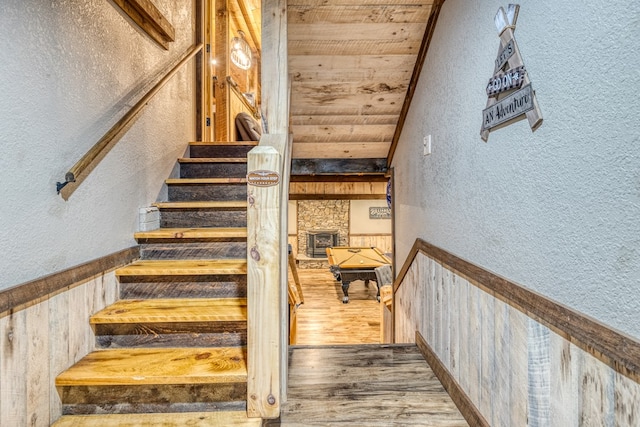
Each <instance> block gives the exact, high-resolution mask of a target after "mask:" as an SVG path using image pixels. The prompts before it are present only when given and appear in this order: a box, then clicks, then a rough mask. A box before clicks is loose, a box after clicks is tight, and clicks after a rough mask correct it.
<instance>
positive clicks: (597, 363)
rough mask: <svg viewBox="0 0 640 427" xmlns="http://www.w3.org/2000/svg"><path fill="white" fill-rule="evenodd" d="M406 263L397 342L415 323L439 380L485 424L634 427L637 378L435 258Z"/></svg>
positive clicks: (638, 409) (638, 407) (639, 390)
mask: <svg viewBox="0 0 640 427" xmlns="http://www.w3.org/2000/svg"><path fill="white" fill-rule="evenodd" d="M409 259H410V260H411V262H409V263H407V264H405V266H403V268H402V270H401V273H400V275H399V277H398V279H396V282H395V283H394V288H395V294H394V310H395V311H394V316H395V329H394V332H395V340H396V342H411V341H412V340H411V337H410V334H411V332H412V329H413V332H414V334H415V332H416V331H417V332H418V333H419V334H420V335H421V336H422V337H424V341H425V343H426V344H427V345H428V347H429V348H430V351H431V352H432V353H433V357H435V358H437V360H438V363H440V364H441V365H442V370H441V371H442V373H443V375H445V376H446V377H447V378H446V379H445V380H442V381H443V383H444V384H446V383H449V384H451V385H452V386H453V387H454V388H455V387H457V388H459V389H460V390H461V391H462V392H463V393H464V395H465V396H466V398H467V403H468V404H470V405H473V406H474V407H475V408H476V409H477V410H478V411H479V413H481V414H482V417H484V419H486V421H487V422H488V423H489V424H490V425H509V426H523V425H531V426H533V425H539V426H542V425H544V426H552V427H553V426H558V427H564V426H568V425H582V424H588V425H618V426H629V427H631V426H637V425H638V422H639V420H640V398H639V396H640V384H639V383H638V382H637V381H636V380H635V375H631V376H627V375H624V372H625V371H624V369H623V368H622V367H620V366H618V367H617V369H619V370H620V371H622V372H618V371H617V370H616V367H612V366H611V365H610V363H611V362H609V361H607V360H601V358H600V356H599V354H598V353H597V352H594V350H593V349H591V350H588V349H583V348H582V347H581V346H579V345H577V344H576V343H574V342H573V339H574V337H571V336H568V335H566V334H561V333H558V332H557V331H556V330H555V328H551V327H549V326H548V325H546V324H545V323H544V322H543V321H542V320H540V319H538V318H537V317H536V318H534V317H533V316H532V315H531V314H530V313H525V312H524V311H523V310H522V309H521V308H520V307H521V305H520V304H513V303H510V302H509V301H505V298H504V295H502V296H500V295H499V294H498V291H495V290H493V289H492V288H491V287H490V286H487V284H486V283H483V282H482V281H481V280H477V278H476V279H474V278H472V277H469V276H467V275H464V274H462V273H461V272H460V270H459V269H458V268H452V267H451V266H450V265H449V263H447V262H443V259H442V258H440V257H438V258H432V257H431V256H428V255H427V254H426V253H424V252H422V251H419V252H417V253H416V255H415V257H410V258H409ZM454 261H455V260H454ZM536 298H542V297H540V296H537V297H536ZM545 304H548V303H545ZM631 351H633V348H632V349H631ZM627 358H628V356H627ZM613 364H614V365H615V361H614V362H613ZM434 371H435V369H434ZM632 374H633V373H632ZM461 411H462V412H463V413H465V410H464V409H463V408H461Z"/></svg>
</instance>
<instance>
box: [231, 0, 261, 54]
mask: <svg viewBox="0 0 640 427" xmlns="http://www.w3.org/2000/svg"><path fill="white" fill-rule="evenodd" d="M227 3H228V5H229V6H228V7H229V15H230V18H231V21H232V22H233V28H232V29H231V35H230V36H231V37H238V33H237V31H238V30H240V31H242V32H243V33H244V35H245V37H244V39H245V40H246V41H247V43H248V44H249V46H250V47H251V50H252V51H253V53H254V54H255V53H256V52H259V50H258V46H260V40H259V39H258V40H256V38H255V35H254V34H253V33H252V31H251V28H249V25H248V23H247V22H246V21H245V17H244V14H243V12H242V9H241V7H240V6H239V4H241V3H242V1H240V2H233V1H230V2H227ZM233 30H235V31H233Z"/></svg>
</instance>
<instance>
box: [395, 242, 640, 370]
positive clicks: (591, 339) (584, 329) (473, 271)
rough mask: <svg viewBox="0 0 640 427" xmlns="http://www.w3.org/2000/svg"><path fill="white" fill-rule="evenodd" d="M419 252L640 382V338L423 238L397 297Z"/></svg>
mask: <svg viewBox="0 0 640 427" xmlns="http://www.w3.org/2000/svg"><path fill="white" fill-rule="evenodd" d="M418 253H422V254H424V255H426V256H428V257H430V258H432V259H434V260H436V261H438V262H440V263H442V264H443V265H446V266H447V268H449V269H451V270H453V271H456V272H457V273H458V274H461V275H463V276H465V277H467V278H468V280H469V283H470V284H471V285H474V286H477V287H478V288H480V289H482V290H483V291H485V292H488V293H490V294H491V295H493V296H494V297H495V298H498V299H499V300H501V301H503V302H504V303H506V304H508V305H509V306H511V307H513V308H514V309H516V310H519V311H520V312H522V313H524V314H525V315H526V316H528V317H531V318H534V319H535V320H537V321H538V322H539V323H541V324H543V325H545V326H546V327H548V328H549V329H551V330H553V331H555V332H556V333H558V334H559V335H561V336H563V337H565V338H566V339H567V340H568V341H570V342H571V343H573V344H575V345H576V346H578V347H580V348H581V349H582V350H584V351H585V352H587V353H589V354H591V355H592V356H593V357H595V358H596V359H598V360H600V361H601V362H602V363H604V364H606V365H607V366H609V367H610V368H611V369H613V370H615V371H616V372H618V373H620V374H622V375H625V376H627V377H629V378H631V379H632V380H634V381H636V382H640V342H639V341H637V340H636V339H634V338H632V337H630V336H627V335H625V334H623V333H621V332H618V331H616V330H613V329H611V328H610V327H608V326H607V325H604V324H602V323H600V322H599V321H597V320H595V319H593V318H591V317H588V316H586V315H584V314H582V313H579V312H577V311H575V310H573V309H571V308H569V307H567V306H564V305H562V304H560V303H558V302H555V301H553V300H551V299H549V298H547V297H545V296H544V295H541V294H538V293H536V292H533V291H531V290H529V289H526V288H524V287H522V286H520V285H518V284H516V283H514V282H511V281H510V280H508V279H505V278H503V277H500V276H498V275H496V274H494V273H492V272H490V271H487V270H485V269H483V268H482V267H479V266H477V265H475V264H472V263H471V262H469V261H466V260H464V259H462V258H459V257H457V256H455V255H453V254H451V253H449V252H447V251H445V250H444V249H441V248H438V247H437V246H434V245H432V244H430V243H428V242H426V241H424V240H422V239H416V241H415V243H414V244H413V247H412V248H411V251H410V252H409V255H408V256H407V259H406V261H405V263H404V265H403V267H402V269H401V270H400V273H399V274H398V277H397V278H396V280H395V282H394V285H393V293H394V298H393V300H394V301H395V299H396V298H395V294H396V292H398V289H399V288H400V286H401V285H402V283H403V281H404V277H405V275H406V274H407V272H408V271H409V268H410V267H411V264H412V263H413V260H414V259H415V257H416V256H417V255H418Z"/></svg>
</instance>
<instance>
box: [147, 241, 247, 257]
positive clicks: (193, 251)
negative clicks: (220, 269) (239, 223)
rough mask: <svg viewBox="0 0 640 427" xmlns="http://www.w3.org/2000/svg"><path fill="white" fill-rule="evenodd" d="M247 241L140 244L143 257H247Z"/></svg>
mask: <svg viewBox="0 0 640 427" xmlns="http://www.w3.org/2000/svg"><path fill="white" fill-rule="evenodd" d="M246 256H247V242H246V241H245V242H210V243H188V242H185V243H163V244H160V243H157V244H143V245H141V246H140V258H141V259H158V260H160V259H226V258H232V259H238V258H246Z"/></svg>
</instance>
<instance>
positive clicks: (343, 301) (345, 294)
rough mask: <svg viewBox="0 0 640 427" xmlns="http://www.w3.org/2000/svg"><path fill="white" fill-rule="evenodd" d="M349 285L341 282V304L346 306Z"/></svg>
mask: <svg viewBox="0 0 640 427" xmlns="http://www.w3.org/2000/svg"><path fill="white" fill-rule="evenodd" d="M349 283H350V282H345V281H342V293H343V294H344V296H343V297H342V303H343V304H347V303H348V302H349Z"/></svg>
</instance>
